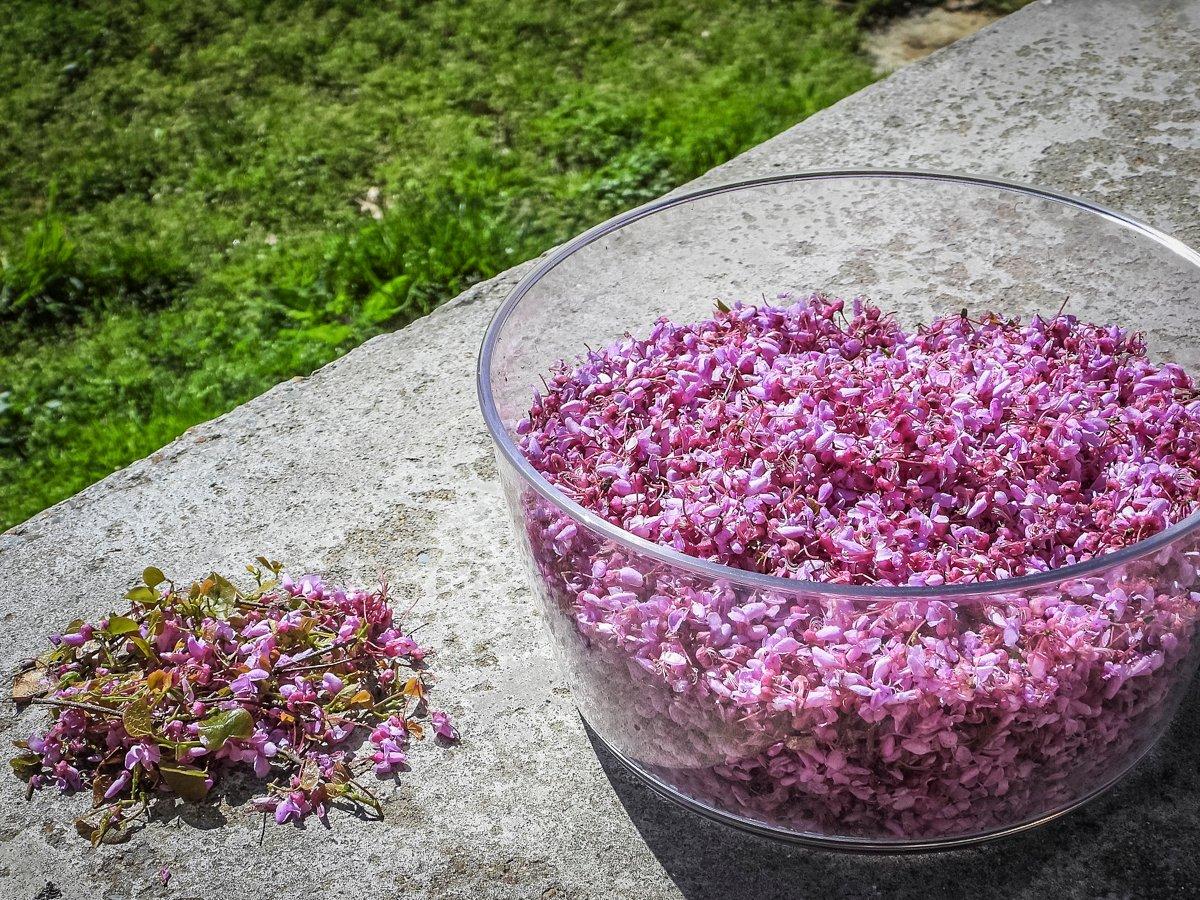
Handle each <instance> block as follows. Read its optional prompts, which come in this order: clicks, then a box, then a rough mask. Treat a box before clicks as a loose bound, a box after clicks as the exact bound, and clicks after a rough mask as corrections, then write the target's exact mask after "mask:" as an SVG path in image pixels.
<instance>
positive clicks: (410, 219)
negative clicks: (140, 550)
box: [0, 0, 877, 527]
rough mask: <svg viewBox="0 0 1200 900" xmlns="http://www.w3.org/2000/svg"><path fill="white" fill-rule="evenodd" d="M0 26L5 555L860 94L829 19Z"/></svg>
mask: <svg viewBox="0 0 1200 900" xmlns="http://www.w3.org/2000/svg"><path fill="white" fill-rule="evenodd" d="M876 5H877V4H876ZM863 9H865V7H863ZM6 12H7V15H6V16H4V17H3V21H0V79H2V80H3V82H4V83H5V84H6V85H9V86H10V87H9V88H7V89H6V90H5V92H3V94H2V95H0V122H3V123H4V124H3V126H0V159H2V160H3V161H4V162H3V164H2V166H0V202H2V203H3V205H4V209H5V210H6V213H7V215H6V216H5V220H4V224H3V226H0V349H2V351H3V352H2V353H0V527H6V526H9V525H12V524H15V523H17V522H20V521H22V520H24V519H25V518H27V517H28V516H30V515H32V514H33V513H35V512H37V511H39V510H41V509H43V508H45V507H46V506H49V505H50V504H52V503H54V502H56V501H58V500H60V499H62V498H64V497H67V496H70V495H71V494H72V493H74V492H76V491H77V490H79V489H80V488H82V487H84V486H86V485H87V484H90V483H91V482H93V481H95V480H97V479H99V478H101V477H103V476H104V475H105V474H107V473H109V472H111V471H113V470H114V469H116V468H119V467H121V466H123V465H126V464H127V463H129V462H130V461H131V460H134V459H137V458H139V457H141V456H144V455H146V454H148V453H150V452H153V451H154V450H155V449H157V448H158V447H160V446H161V445H163V444H164V443H166V442H168V441H170V440H171V439H172V438H174V437H176V436H177V435H178V434H180V433H181V432H182V431H183V430H185V429H186V428H188V427H189V426H191V425H193V424H195V423H197V422H200V421H203V420H205V419H208V418H211V417H213V416H215V415H218V414H220V413H222V412H224V411H226V410H228V409H230V408H231V407H232V406H234V405H236V404H237V403H240V402H242V401H244V400H246V399H248V398H250V397H252V396H254V395H255V394H257V393H259V392H261V391H263V390H264V389H266V388H267V387H269V386H270V385H272V384H274V383H276V382H278V381H280V380H282V379H284V378H287V377H289V376H292V375H295V374H302V373H307V372H310V371H311V370H313V369H314V368H316V367H318V366H320V365H322V364H323V363H325V362H328V361H329V360H330V359H333V358H334V357H336V356H338V355H339V354H342V353H344V352H346V351H347V350H348V349H350V348H352V347H353V346H355V345H356V344H358V343H360V342H361V341H363V340H365V339H366V338H368V337H370V336H371V335H373V334H377V333H379V332H381V331H384V330H389V329H394V328H396V327H399V326H400V325H403V324H404V323H405V322H407V321H410V320H411V319H413V318H414V317H416V316H419V315H422V314H424V313H426V312H428V311H429V310H431V309H433V308H434V307H435V306H437V305H438V304H439V303H441V302H443V301H444V300H446V299H448V298H450V297H452V296H454V295H455V294H457V293H459V292H460V291H461V290H462V289H463V288H465V287H466V286H467V285H469V284H470V283H472V282H473V281H476V280H478V279H480V278H484V277H487V276H489V275H492V274H494V273H496V272H498V271H501V270H503V269H505V268H507V267H509V266H510V265H512V264H514V263H516V262H518V261H520V260H522V259H525V258H528V257H530V256H532V255H535V254H537V253H538V252H540V251H541V250H542V249H544V248H545V247H547V246H548V245H550V244H552V243H554V242H556V241H560V240H563V239H565V238H567V237H569V236H570V235H571V234H572V233H574V232H577V231H579V230H581V229H582V228H584V227H586V226H588V225H590V224H593V223H595V222H596V221H599V220H601V219H603V218H605V217H607V216H609V215H611V214H613V213H615V212H618V211H619V210H621V209H624V208H627V207H630V206H633V205H635V204H637V203H640V202H642V201H644V200H646V199H648V198H650V197H653V196H657V195H658V194H661V193H663V192H664V191H666V190H667V189H669V188H670V187H672V186H673V185H676V184H678V183H680V182H682V181H685V180H687V179H689V178H692V177H694V176H696V175H698V174H700V173H701V172H703V171H705V170H706V169H708V168H710V167H711V166H713V165H715V164H717V163H720V162H722V161H723V160H725V159H727V158H729V157H731V156H733V155H735V154H736V153H738V152H740V151H741V150H743V149H745V148H747V147H749V146H752V145H754V144H755V143H758V142H760V141H762V140H763V139H765V138H766V137H768V136H770V135H772V134H775V133H777V132H778V131H780V130H782V129H783V128H785V127H787V126H789V125H791V124H793V123H794V122H796V121H798V120H800V119H802V118H804V117H805V116H808V115H810V114H811V113H813V112H815V111H817V110H819V109H821V108H823V107H825V106H828V105H829V104H831V103H833V102H834V101H836V100H838V99H839V98H841V97H843V96H845V95H847V94H849V93H851V92H853V91H855V90H857V89H858V88H860V87H862V86H863V85H865V84H867V83H868V82H870V81H871V80H872V79H873V77H874V76H873V75H872V73H871V66H870V63H869V61H868V60H866V59H865V58H864V57H863V56H862V54H861V52H860V49H859V36H860V21H859V20H860V16H861V15H863V10H862V9H859V8H857V7H853V6H845V5H842V6H840V7H839V6H837V5H830V4H827V3H824V2H820V0H793V2H774V3H771V2H751V0H744V2H728V0H725V2H716V0H701V2H689V0H661V2H651V0H624V2H618V3H614V4H601V3H565V2H553V0H508V2H500V0H458V2H437V3H432V2H417V0H403V2H391V3H381V4H370V5H369V4H361V5H360V4H356V3H352V2H348V0H347V2H337V0H327V2H322V3H316V2H307V3H304V2H301V3H288V4H284V3H272V2H240V3H221V2H217V0H194V2H192V3H190V4H168V3H166V2H146V3H142V4H129V3H124V2H120V0H110V2H107V3H106V2H94V3H89V4H86V5H84V4H74V3H56V2H50V0H36V2H35V0H11V2H10V3H9V4H8V6H7V9H6ZM872 14H874V13H872ZM373 189H374V190H373ZM371 198H375V199H371ZM376 216H380V217H379V218H376Z"/></svg>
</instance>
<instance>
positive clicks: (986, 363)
mask: <svg viewBox="0 0 1200 900" xmlns="http://www.w3.org/2000/svg"><path fill="white" fill-rule="evenodd" d="M784 299H786V300H787V302H785V303H783V304H781V305H779V306H766V305H764V306H757V307H756V306H742V305H739V306H737V307H735V308H733V309H732V310H721V311H719V312H718V313H717V314H715V315H714V317H713V318H712V319H710V320H707V321H703V322H699V323H695V324H690V325H676V324H673V323H671V322H669V321H660V322H658V323H657V324H656V325H655V326H654V328H653V330H652V331H651V333H650V335H649V336H648V337H647V338H645V339H635V338H632V337H626V338H625V339H623V340H621V341H619V342H617V343H615V344H613V345H612V346H610V347H607V348H604V349H601V350H598V351H593V352H590V353H589V354H588V356H587V357H586V358H585V359H584V360H583V361H582V362H581V363H579V364H578V365H575V366H568V365H565V364H563V365H561V366H560V367H559V368H558V369H557V370H556V371H555V372H554V373H553V375H552V377H551V379H550V380H549V382H548V384H547V390H546V391H545V392H544V393H543V394H540V395H538V396H536V397H535V399H534V403H533V406H532V408H531V410H530V414H529V417H528V418H527V419H526V420H524V421H523V422H521V423H520V425H519V427H518V432H519V434H520V444H521V447H522V450H523V451H524V452H525V454H526V455H527V457H528V458H529V459H530V461H531V462H532V464H533V465H534V466H535V467H536V468H537V469H538V470H539V471H541V472H542V473H543V474H544V475H545V476H546V477H547V478H548V479H549V480H550V481H551V482H553V483H554V484H555V485H556V486H557V487H558V488H559V489H560V490H561V491H563V492H564V493H565V494H566V495H568V496H569V497H571V498H572V499H574V500H576V501H578V502H579V503H581V504H582V505H583V506H585V507H587V508H589V509H591V510H593V511H594V512H596V513H598V514H599V515H601V516H603V517H604V518H606V519H607V520H609V521H610V522H612V523H613V524H615V525H618V526H620V527H621V528H623V529H625V530H627V531H629V532H632V533H633V534H636V535H639V536H641V537H644V538H647V539H649V540H651V541H654V542H657V543H660V544H664V545H666V546H669V547H673V548H674V549H676V550H678V551H680V552H682V553H685V554H688V555H691V556H695V557H699V558H703V559H707V560H712V561H716V562H719V563H723V564H725V565H728V566H732V567H735V568H741V569H747V570H752V571H757V572H764V573H769V574H774V575H780V576H784V577H790V578H797V579H806V580H811V581H825V582H831V583H840V584H856V585H880V586H882V587H889V586H928V587H931V588H936V587H937V586H941V585H946V584H952V583H969V582H981V581H995V580H999V579H1005V578H1010V577H1013V576H1019V575H1026V574H1030V573H1035V572H1039V571H1044V570H1048V569H1057V568H1061V567H1063V566H1067V565H1070V564H1072V563H1077V562H1081V561H1084V560H1087V559H1089V558H1092V557H1094V556H1097V555H1100V554H1103V553H1105V552H1107V551H1110V550H1113V549H1116V548H1120V547H1123V546H1127V545H1129V544H1132V543H1134V542H1136V541H1139V540H1141V539H1143V538H1145V537H1148V536H1150V535H1152V534H1154V533H1156V532H1158V531H1161V530H1162V529H1164V528H1166V527H1168V526H1170V525H1172V524H1174V523H1175V522H1178V521H1180V520H1181V519H1183V518H1186V517H1187V516H1189V515H1191V514H1193V513H1194V512H1196V511H1197V509H1200V479H1198V478H1197V474H1198V473H1200V440H1198V439H1200V399H1198V397H1200V394H1198V392H1197V390H1196V388H1195V385H1194V384H1193V382H1192V380H1191V379H1190V378H1189V377H1188V375H1187V374H1186V373H1185V372H1184V371H1183V370H1182V369H1180V368H1179V367H1178V366H1175V365H1171V364H1156V363H1154V362H1152V361H1151V360H1150V359H1149V358H1148V357H1147V355H1146V350H1145V346H1144V344H1143V342H1142V340H1141V337H1140V336H1139V335H1136V334H1133V333H1129V332H1126V331H1124V330H1122V329H1120V328H1116V327H1111V326H1103V327H1102V326H1095V325H1087V324H1084V323H1081V322H1079V321H1078V320H1076V319H1075V318H1074V317H1072V316H1063V315H1059V316H1057V317H1055V318H1053V319H1041V318H1035V319H1033V320H1032V321H1029V322H1027V323H1024V324H1022V323H1019V322H1012V321H1005V320H1002V319H1000V318H998V317H996V316H994V315H986V316H983V317H982V318H972V317H969V316H968V315H967V314H966V313H963V314H961V315H955V316H948V317H944V318H940V319H937V320H935V321H934V322H932V323H931V324H929V325H928V326H924V327H921V328H918V329H915V330H912V331H908V330H905V329H903V328H901V327H900V326H899V325H898V324H897V323H896V322H895V321H894V320H893V319H892V317H890V316H888V315H884V314H881V312H880V311H879V310H878V309H876V308H873V307H870V306H867V305H864V304H862V303H861V302H857V301H856V302H855V303H853V304H852V306H851V308H850V309H846V307H845V305H844V304H843V303H842V301H839V300H831V299H829V298H826V297H823V296H820V295H816V296H812V297H809V298H806V299H802V300H798V301H794V302H793V301H792V300H791V298H784ZM525 513H526V521H527V529H528V533H529V537H530V541H531V546H532V548H533V552H534V557H535V562H536V564H537V567H538V571H539V575H540V579H539V582H540V586H541V588H542V589H543V591H544V592H545V594H546V599H547V600H548V601H549V603H550V606H551V608H552V610H556V611H558V612H560V613H561V617H562V618H561V620H560V621H564V622H568V623H569V625H570V627H569V629H562V628H558V627H556V631H557V632H558V639H559V642H560V645H562V647H563V648H564V649H565V651H566V654H565V655H566V658H567V660H568V665H569V667H570V668H571V669H572V672H573V674H574V679H573V686H574V687H575V688H576V689H577V691H578V692H579V693H580V695H581V698H582V699H581V706H582V707H583V708H584V712H585V714H587V715H588V716H589V718H590V719H592V720H593V723H594V724H596V725H597V727H598V728H599V729H600V731H601V734H602V735H604V736H605V737H606V738H608V739H609V740H610V742H612V743H614V745H616V746H618V748H619V749H622V750H623V752H625V753H626V755H627V756H629V757H630V758H632V759H633V760H635V761H638V762H640V763H641V764H643V765H644V766H645V767H647V768H650V769H652V770H654V771H655V772H656V774H658V775H659V776H660V777H663V778H665V779H666V780H668V781H670V782H673V783H675V784H676V785H677V786H679V787H680V788H681V789H682V790H684V791H685V792H686V793H689V794H691V795H692V796H694V797H697V798H699V799H703V800H705V801H706V802H709V803H712V804H714V805H716V806H719V807H722V808H725V809H729V810H731V811H734V812H737V813H739V814H742V815H748V816H750V817H753V818H756V819H759V820H762V821H768V822H772V823H776V824H783V825H786V826H787V827H791V828H794V829H798V830H813V831H831V830H832V831H837V832H839V833H848V834H857V835H866V836H877V835H899V836H909V837H912V836H923V835H955V834H965V833H971V832H973V831H979V830H986V829H987V828H991V827H1001V826H1003V825H1005V824H1011V823H1012V822H1014V821H1019V820H1021V819H1022V818H1028V817H1031V816H1034V815H1039V814H1042V813H1044V812H1046V811H1049V810H1052V809H1054V808H1055V807H1057V806H1062V805H1067V804H1069V803H1071V802H1074V801H1075V800H1077V799H1079V798H1080V797H1081V796H1083V795H1084V794H1086V793H1087V792H1088V791H1090V790H1091V789H1093V788H1095V787H1097V786H1099V785H1100V784H1103V783H1104V782H1105V781H1106V780H1109V779H1111V778H1113V777H1115V776H1116V775H1118V774H1120V772H1121V771H1122V770H1123V769H1124V768H1125V767H1126V766H1127V765H1128V764H1129V763H1130V762H1132V760H1133V759H1135V758H1136V757H1137V756H1138V755H1139V754H1140V753H1141V752H1142V751H1143V750H1144V749H1145V748H1146V747H1147V746H1148V744H1149V742H1150V741H1151V740H1152V739H1153V737H1154V736H1155V735H1156V734H1157V732H1158V730H1159V729H1160V728H1161V727H1163V725H1164V724H1165V721H1166V719H1167V717H1169V715H1170V711H1171V706H1172V703H1173V702H1174V699H1175V698H1176V697H1177V695H1178V692H1179V689H1180V687H1181V685H1182V684H1183V683H1184V681H1185V676H1186V672H1185V671H1184V670H1189V671H1190V665H1191V663H1192V662H1194V661H1193V660H1191V656H1190V650H1191V648H1192V639H1193V631H1194V627H1195V623H1196V619H1197V616H1198V614H1200V595H1198V594H1196V593H1193V589H1194V588H1195V587H1196V586H1197V574H1196V568H1195V565H1194V563H1193V562H1192V558H1191V557H1192V554H1191V553H1190V552H1188V551H1192V550H1195V549H1196V548H1195V547H1191V546H1188V547H1182V546H1168V547H1167V548H1164V549H1163V550H1161V551H1159V552H1158V553H1156V554H1153V555H1151V556H1148V557H1142V558H1140V559H1138V560H1135V561H1133V562H1130V563H1127V564H1124V565H1122V566H1118V567H1114V568H1112V569H1107V570H1102V571H1100V572H1098V573H1096V574H1094V575H1089V576H1087V577H1081V578H1074V579H1070V580H1065V581H1060V582H1051V583H1049V584H1048V585H1046V586H1043V587H1040V588H1037V589H1030V590H1025V591H1005V592H1000V591H999V590H998V591H997V592H994V593H983V594H976V595H974V596H971V597H966V598H963V599H962V600H961V601H957V602H956V601H955V600H954V599H953V598H940V597H937V596H929V597H906V598H903V599H896V598H890V599H889V598H886V597H880V598H878V599H876V600H863V599H848V598H846V599H840V598H838V597H835V596H823V595H821V594H819V592H818V593H814V592H813V591H812V590H811V589H810V590H807V591H803V592H799V591H798V592H796V593H790V592H786V591H763V590H751V589H748V588H743V587H740V586H736V585H733V584H730V583H729V582H726V581H723V580H721V581H716V582H714V581H713V580H712V579H706V578H703V577H700V576H697V575H690V574H688V573H686V572H685V571H684V570H682V569H679V568H677V567H671V566H668V565H665V564H662V563H659V562H656V561H654V560H652V559H650V558H648V557H642V556H640V555H638V554H636V553H632V552H630V551H628V550H626V549H624V548H622V547H621V546H619V545H616V544H614V543H612V542H609V541H606V540H605V539H603V538H602V537H601V536H599V535H597V534H595V533H593V532H591V531H589V530H588V529H586V528H585V527H583V526H582V525H580V524H579V523H576V522H575V521H573V520H572V519H571V518H570V517H569V516H567V515H565V514H564V513H562V512H561V511H560V510H558V509H556V508H554V507H553V506H552V505H551V504H548V503H546V502H545V501H542V500H540V499H539V498H537V497H536V496H534V495H532V494H531V495H530V496H528V497H526V498H525ZM998 587H1002V586H998Z"/></svg>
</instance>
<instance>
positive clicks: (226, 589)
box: [208, 572, 241, 600]
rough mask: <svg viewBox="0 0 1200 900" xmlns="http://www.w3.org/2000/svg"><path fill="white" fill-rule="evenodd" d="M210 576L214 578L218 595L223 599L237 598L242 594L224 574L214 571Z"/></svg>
mask: <svg viewBox="0 0 1200 900" xmlns="http://www.w3.org/2000/svg"><path fill="white" fill-rule="evenodd" d="M208 577H209V578H211V579H212V581H213V584H214V585H215V586H216V589H217V596H218V597H220V598H221V599H222V600H236V599H237V598H238V597H240V596H241V592H240V591H239V590H238V589H237V586H236V585H234V583H233V582H232V581H230V580H229V579H228V578H226V577H225V576H224V575H219V574H217V573H216V572H213V573H212V574H211V575H209V576H208Z"/></svg>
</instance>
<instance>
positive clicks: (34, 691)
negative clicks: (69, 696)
mask: <svg viewBox="0 0 1200 900" xmlns="http://www.w3.org/2000/svg"><path fill="white" fill-rule="evenodd" d="M51 687H52V685H51V683H50V676H49V675H48V674H47V672H46V667H45V666H43V665H41V664H40V663H37V664H35V665H34V666H33V667H32V668H30V669H26V670H25V671H24V672H22V673H21V674H19V675H18V676H17V677H16V678H14V679H13V686H12V698H13V700H14V701H15V702H17V703H28V702H29V701H30V700H32V699H33V698H34V697H42V696H45V695H46V694H48V693H50V688H51Z"/></svg>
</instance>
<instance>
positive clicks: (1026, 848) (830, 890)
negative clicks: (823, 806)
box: [585, 679, 1200, 900]
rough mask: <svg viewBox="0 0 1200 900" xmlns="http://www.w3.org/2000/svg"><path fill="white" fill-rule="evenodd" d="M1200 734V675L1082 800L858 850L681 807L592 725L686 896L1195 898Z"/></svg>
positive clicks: (615, 780) (606, 764)
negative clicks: (1150, 745)
mask: <svg viewBox="0 0 1200 900" xmlns="http://www.w3.org/2000/svg"><path fill="white" fill-rule="evenodd" d="M585 728H586V725H585ZM1198 735H1200V679H1197V680H1195V681H1193V683H1192V685H1191V687H1190V689H1189V691H1188V694H1187V696H1186V697H1185V698H1184V700H1183V703H1182V705H1181V707H1180V710H1179V713H1178V714H1177V715H1176V717H1175V721H1174V722H1173V723H1172V725H1171V727H1170V729H1169V730H1168V731H1167V733H1166V734H1165V735H1164V736H1163V738H1162V740H1161V741H1160V742H1159V744H1158V746H1156V747H1155V748H1154V749H1153V750H1152V751H1151V752H1150V753H1149V754H1148V755H1147V756H1146V758H1145V759H1143V760H1142V762H1141V763H1139V764H1138V765H1137V766H1136V767H1135V768H1134V769H1133V771H1132V772H1130V773H1129V775H1127V776H1126V777H1125V778H1124V779H1123V780H1122V781H1120V782H1118V784H1117V785H1116V786H1115V787H1113V789H1112V790H1111V791H1109V792H1108V793H1107V794H1105V795H1103V796H1101V797H1099V798H1097V799H1096V800H1094V801H1092V802H1091V803H1090V804H1088V805H1087V806H1085V807H1083V808H1082V809H1079V810H1076V811H1075V812H1073V813H1070V814H1069V815H1067V816H1064V817H1063V818H1061V819H1057V820H1055V821H1053V822H1050V823H1049V824H1047V825H1044V826H1042V827H1040V828H1036V829H1033V830H1031V831H1027V832H1023V833H1020V834H1017V835H1013V836H1010V837H1006V838H1000V839H997V840H995V841H993V842H990V843H986V844H981V845H978V846H974V847H968V848H964V849H959V850H947V851H942V852H938V853H921V854H908V855H865V854H853V853H844V852H831V851H822V850H813V849H808V848H804V847H798V846H793V845H788V844H784V843H781V842H776V841H771V840H769V839H766V838H761V837H758V836H755V835H751V834H748V833H745V832H742V831H740V830H738V829H735V828H731V827H729V826H726V825H722V824H720V823H717V822H714V821H711V820H709V819H707V818H705V817H703V816H701V815H699V814H697V813H693V812H691V811H689V810H686V809H683V808H682V807H680V806H677V805H676V804H674V803H671V802H670V801H667V800H664V799H663V798H661V797H660V796H658V795H657V794H656V793H655V792H654V791H653V790H651V789H650V788H649V787H647V786H646V785H645V784H644V783H642V782H641V781H640V780H639V779H638V778H637V777H636V776H634V775H633V774H632V773H631V772H630V771H629V770H628V769H626V768H625V766H624V765H623V764H622V763H621V762H619V761H618V760H617V758H616V757H615V756H613V755H612V753H610V752H609V751H608V750H607V748H605V747H604V745H603V744H602V743H600V741H599V740H597V739H596V737H595V736H594V734H593V733H592V732H591V730H590V729H588V737H589V739H590V740H591V742H592V747H593V749H594V750H595V753H596V756H597V757H598V759H599V761H600V765H601V766H602V768H603V769H604V772H605V774H606V775H607V776H608V780H609V782H610V783H611V784H612V787H613V790H614V791H615V792H616V795H617V798H618V799H619V800H620V802H621V805H622V806H623V807H624V808H625V811H626V813H627V814H628V816H629V818H630V820H631V821H632V822H633V824H634V826H635V827H636V828H637V830H638V832H639V833H640V835H641V837H642V839H643V840H644V841H645V842H646V845H647V846H648V847H649V849H650V851H651V852H652V853H653V854H654V856H655V857H656V858H657V860H658V862H659V864H660V865H662V867H663V869H664V871H665V872H666V873H667V875H668V876H669V877H670V879H671V881H672V882H674V884H675V886H676V887H677V888H678V889H679V891H680V892H681V893H682V894H683V895H684V897H686V898H688V900H730V898H740V897H754V898H763V900H766V898H784V897H786V898H805V897H814V898H817V897H819V898H833V897H838V898H840V897H847V898H858V897H863V898H868V897H888V898H891V897H914V898H917V897H920V898H940V897H947V898H957V897H963V896H971V897H974V898H979V897H1030V898H1033V897H1038V898H1041V897H1051V896H1052V897H1161V896H1170V895H1173V896H1197V893H1196V892H1197V890H1200V889H1198V888H1197V884H1200V854H1197V853H1196V849H1195V848H1196V847H1197V845H1198V844H1200V739H1198V737H1197V736H1198Z"/></svg>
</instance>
